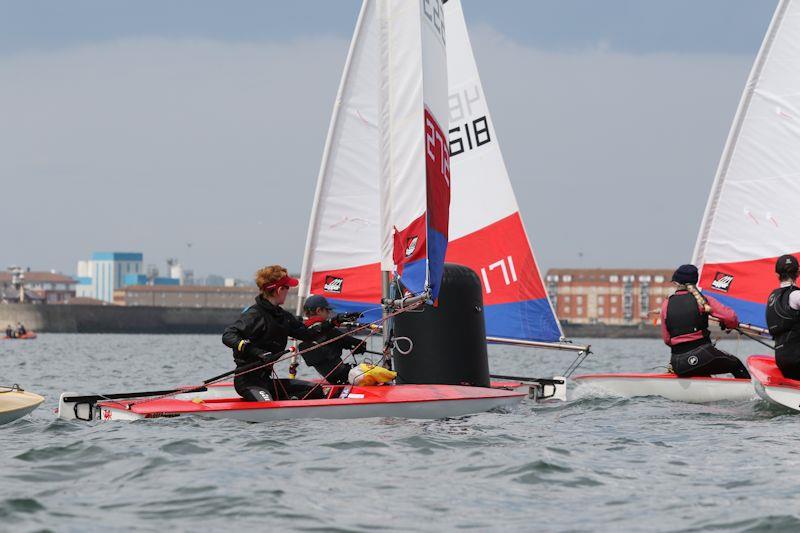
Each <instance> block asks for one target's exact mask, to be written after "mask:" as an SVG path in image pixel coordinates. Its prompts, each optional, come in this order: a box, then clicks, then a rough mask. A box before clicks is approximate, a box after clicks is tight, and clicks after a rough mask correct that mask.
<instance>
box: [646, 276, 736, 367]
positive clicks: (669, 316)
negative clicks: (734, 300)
mask: <svg viewBox="0 0 800 533" xmlns="http://www.w3.org/2000/svg"><path fill="white" fill-rule="evenodd" d="M697 278H698V273H697V267H696V266H694V265H681V266H680V267H678V269H677V270H676V271H675V273H674V274H673V275H672V282H673V283H674V284H675V285H676V290H675V293H674V294H673V295H672V296H670V297H669V298H667V299H666V300H664V303H663V304H662V305H661V336H662V337H663V339H664V343H665V344H666V345H667V346H669V347H670V348H671V350H672V357H671V358H670V365H671V367H672V370H673V372H675V373H676V374H677V375H678V376H680V377H694V376H713V375H716V374H725V373H731V374H733V376H734V377H736V378H749V377H750V374H749V373H748V372H747V369H746V368H745V366H744V365H743V364H742V362H741V361H740V360H739V359H738V358H737V357H736V356H733V355H731V354H729V353H726V352H723V351H722V350H720V349H719V348H717V347H716V346H714V345H713V344H711V333H710V332H709V331H708V317H709V316H712V317H714V318H716V319H717V320H719V323H720V326H721V327H722V328H723V329H735V328H737V327H738V326H739V318H738V317H737V316H736V312H734V311H733V309H731V308H729V307H726V306H724V305H722V304H721V303H719V302H718V301H717V300H715V299H714V298H711V297H710V296H704V295H703V294H700V291H699V290H698V289H697V287H696V285H697Z"/></svg>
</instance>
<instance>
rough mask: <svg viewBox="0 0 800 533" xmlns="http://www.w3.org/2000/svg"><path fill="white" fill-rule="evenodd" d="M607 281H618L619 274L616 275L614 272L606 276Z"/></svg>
mask: <svg viewBox="0 0 800 533" xmlns="http://www.w3.org/2000/svg"><path fill="white" fill-rule="evenodd" d="M608 281H609V282H611V283H619V276H617V275H616V274H613V275H611V276H608Z"/></svg>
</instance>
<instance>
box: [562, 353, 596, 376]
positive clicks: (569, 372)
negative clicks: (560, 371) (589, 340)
mask: <svg viewBox="0 0 800 533" xmlns="http://www.w3.org/2000/svg"><path fill="white" fill-rule="evenodd" d="M591 353H592V351H591V350H588V349H587V350H585V351H582V352H578V355H577V357H575V360H574V361H572V363H570V364H569V366H568V367H567V369H566V370H564V377H565V378H568V377H570V376H571V375H572V374H574V373H575V371H576V370H578V367H579V366H581V365H582V364H583V362H584V361H585V360H586V358H587V357H589V354H591Z"/></svg>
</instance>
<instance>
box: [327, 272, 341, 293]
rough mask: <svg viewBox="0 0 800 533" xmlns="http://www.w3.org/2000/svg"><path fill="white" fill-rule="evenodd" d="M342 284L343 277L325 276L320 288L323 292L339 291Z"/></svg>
mask: <svg viewBox="0 0 800 533" xmlns="http://www.w3.org/2000/svg"><path fill="white" fill-rule="evenodd" d="M342 285H344V278H337V277H335V276H325V285H323V287H322V290H324V291H325V292H335V293H341V292H342Z"/></svg>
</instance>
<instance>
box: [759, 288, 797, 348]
mask: <svg viewBox="0 0 800 533" xmlns="http://www.w3.org/2000/svg"><path fill="white" fill-rule="evenodd" d="M797 290H800V288H798V287H797V286H795V285H789V286H787V287H779V288H777V289H775V290H774V291H772V293H771V294H770V295H769V298H767V311H766V315H767V327H768V328H769V333H770V335H772V338H773V339H775V355H780V353H779V352H781V353H782V352H784V351H787V350H791V351H792V352H800V310H796V309H792V308H791V306H790V305H789V295H790V294H791V293H792V292H794V291H797Z"/></svg>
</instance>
